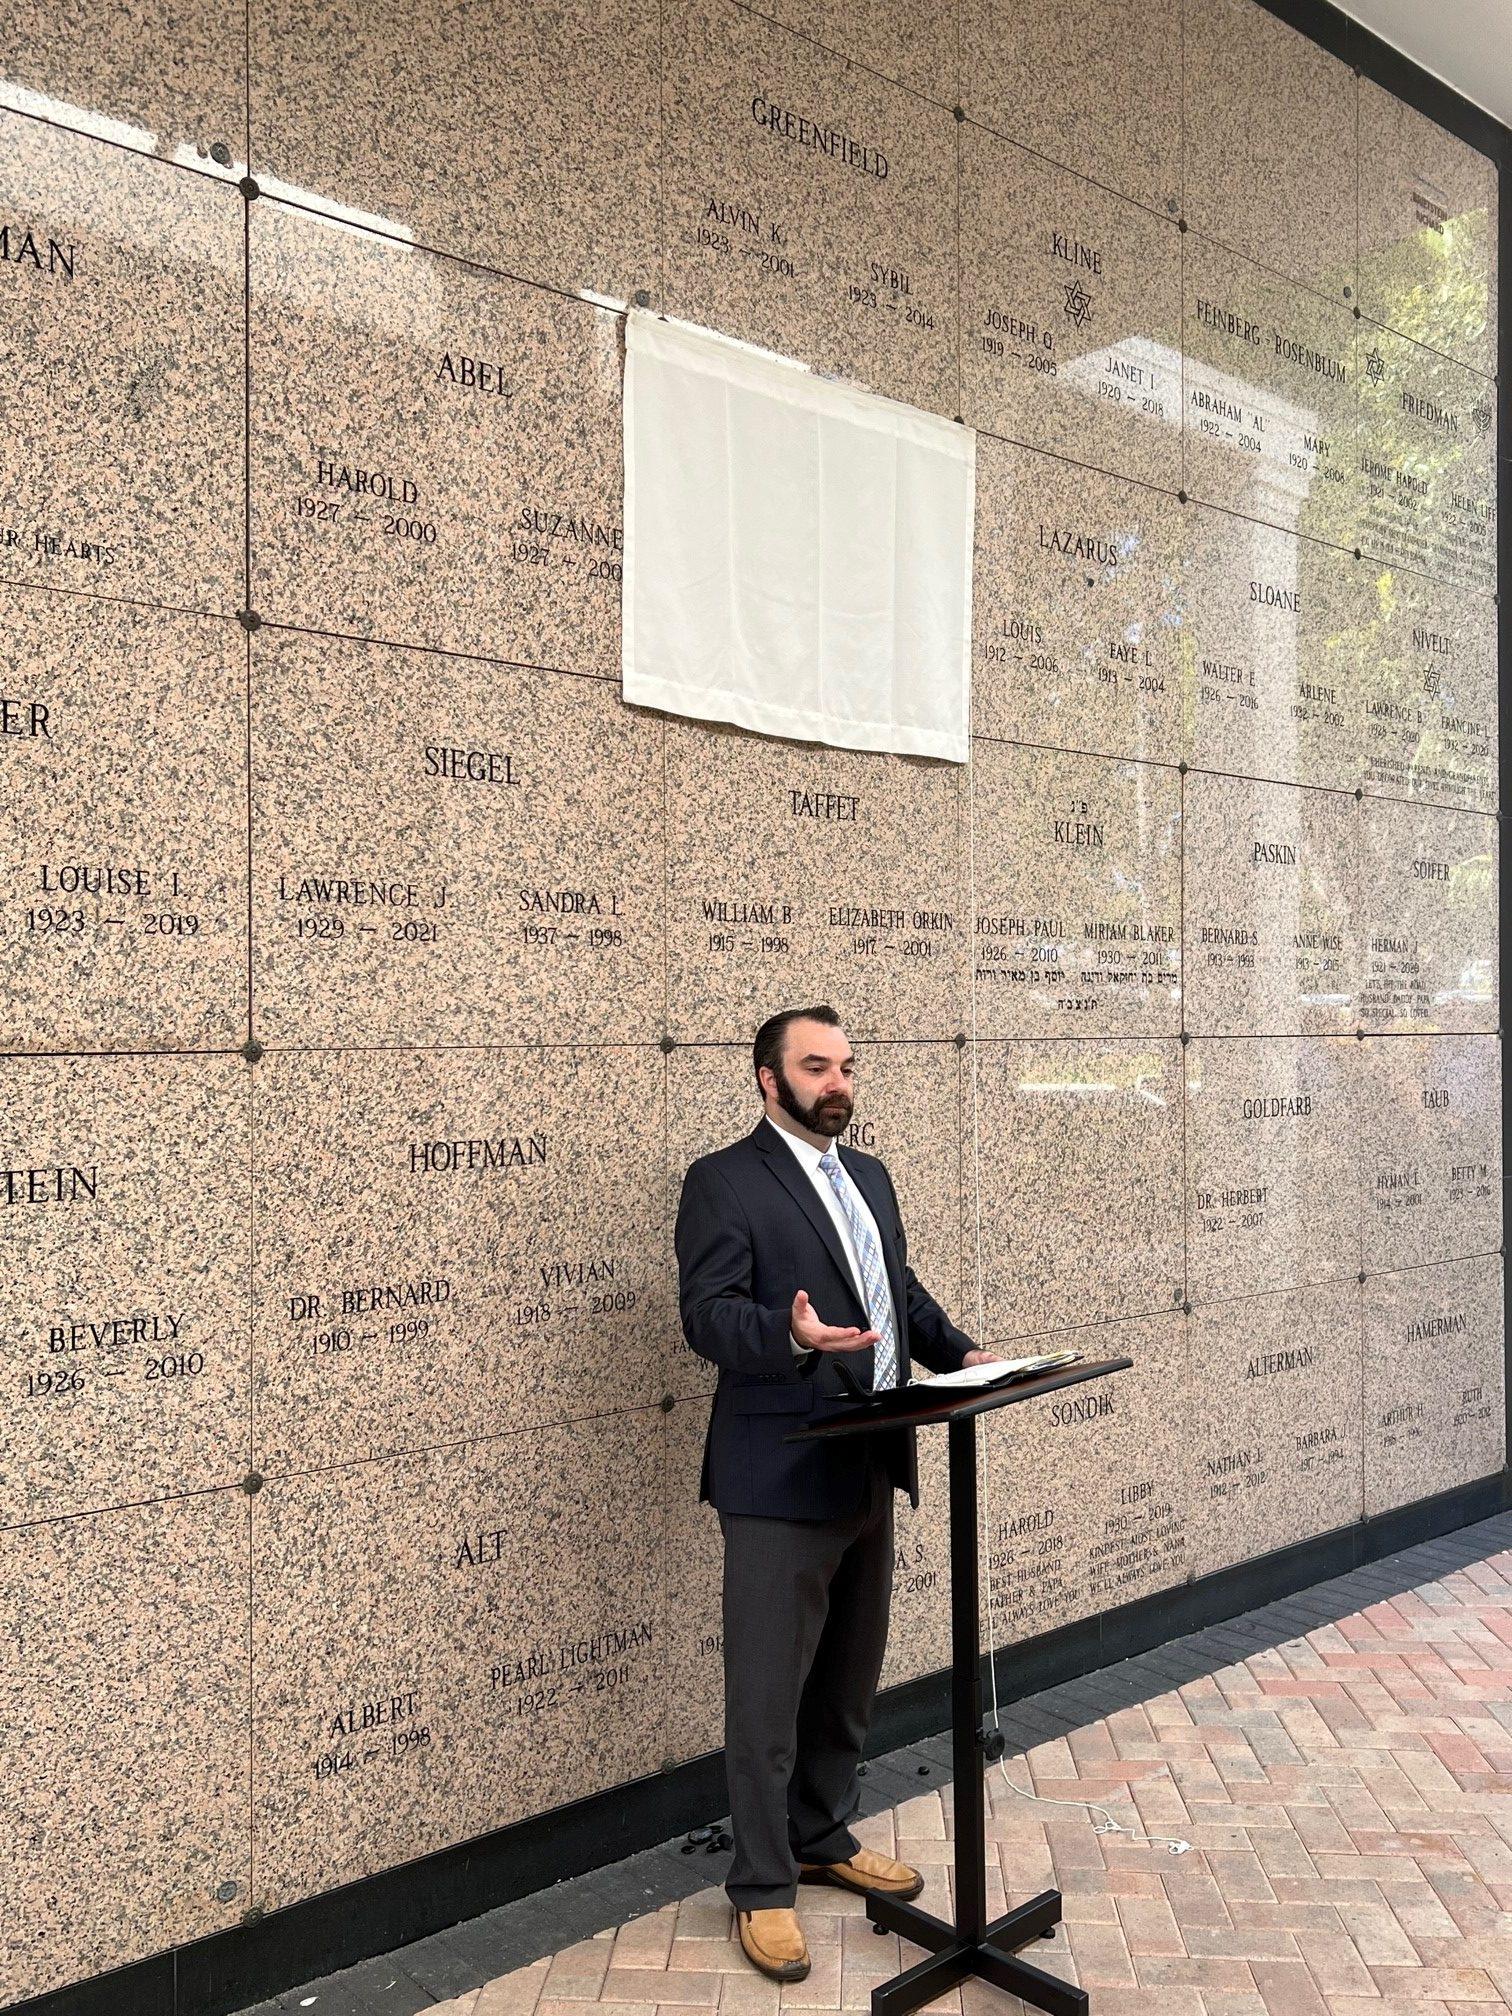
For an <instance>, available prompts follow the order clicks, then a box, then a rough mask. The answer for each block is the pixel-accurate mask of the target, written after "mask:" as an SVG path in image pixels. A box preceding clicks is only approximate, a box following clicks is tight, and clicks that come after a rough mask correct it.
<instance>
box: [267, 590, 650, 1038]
mask: <svg viewBox="0 0 1512 2016" xmlns="http://www.w3.org/2000/svg"><path fill="white" fill-rule="evenodd" d="M252 674H253V706H252V726H253V780H254V782H253V860H254V863H255V867H256V873H255V876H254V888H253V943H254V981H253V984H254V990H255V997H256V1028H257V1035H258V1037H259V1039H260V1040H261V1041H262V1042H264V1043H268V1044H273V1045H280V1044H291V1043H336V1042H340V1043H417V1044H429V1043H467V1042H472V1043H507V1042H522V1041H524V1042H531V1041H534V1042H539V1041H549V1042H572V1041H600V1042H613V1041H627V1040H649V1039H650V1038H651V1037H652V1036H653V1035H655V1034H658V1033H660V1030H661V1027H662V1009H663V973H662V891H663V868H662V835H661V833H660V831H659V830H658V814H659V810H660V803H661V740H662V729H661V724H660V722H659V721H658V720H657V719H656V717H655V716H653V715H651V714H648V713H646V712H644V711H642V710H640V709H636V708H630V707H626V706H625V705H624V704H623V703H622V702H621V700H620V697H619V693H618V690H617V688H616V686H615V685H614V684H613V683H612V682H611V681H608V680H598V679H577V678H571V677H567V676H565V675H563V674H561V673H553V672H525V671H515V670H510V669H507V668H506V667H504V666H500V665H493V664H486V663H484V662H482V661H481V660H478V659H472V658H456V657H450V656H444V655H440V654H437V653H434V652H424V651H419V650H401V649H396V648H393V647H391V646H389V645H383V644H366V643H359V642H349V641H347V640H345V639H340V638H332V637H320V636H307V635H302V634H300V633H298V632H293V631H286V632H278V631H271V630H270V631H262V632H259V633H258V635H257V636H256V637H255V638H254V639H253V643H252Z"/></svg>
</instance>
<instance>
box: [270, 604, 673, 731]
mask: <svg viewBox="0 0 1512 2016" xmlns="http://www.w3.org/2000/svg"><path fill="white" fill-rule="evenodd" d="M258 628H259V629H260V630H283V631H287V632H288V633H289V634H290V635H291V636H295V637H329V638H332V639H333V640H334V641H335V642H337V643H343V644H364V645H367V646H369V647H371V648H372V649H373V650H375V651H418V652H421V653H423V654H424V655H425V656H426V657H429V658H465V659H470V660H471V661H472V662H473V663H475V664H478V665H503V666H506V667H508V669H509V670H510V671H512V672H538V673H540V674H541V675H542V676H543V677H550V678H556V679H590V680H592V681H593V682H594V684H595V685H599V686H615V687H617V686H618V685H619V683H620V674H619V673H618V672H584V671H581V670H579V669H578V668H577V667H575V666H572V665H533V664H531V663H530V661H529V660H528V659H525V658H502V657H500V656H499V654H498V653H497V652H493V651H458V650H456V649H455V648H454V647H453V646H452V645H449V644H427V643H417V642H411V641H410V640H408V639H406V638H403V637H373V636H368V635H366V634H365V633H364V632H362V631H360V630H328V629H326V628H324V626H322V625H321V624H318V623H291V622H289V621H288V620H287V619H286V618H285V617H282V616H260V617H259V619H258ZM635 704H636V703H633V702H627V705H635ZM637 712H639V713H642V714H654V713H658V712H660V710H659V709H657V708H653V707H639V706H637Z"/></svg>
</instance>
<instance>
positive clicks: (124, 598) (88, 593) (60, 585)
mask: <svg viewBox="0 0 1512 2016" xmlns="http://www.w3.org/2000/svg"><path fill="white" fill-rule="evenodd" d="M0 109H3V108H0ZM66 130H69V131H71V130H72V129H71V128H69V129H66ZM0 587H4V588H14V589H16V590H17V591H18V592H20V593H23V594H27V595H60V596H67V597H68V599H69V600H70V601H73V602H104V603H107V604H109V605H110V606H111V607H112V608H116V609H148V610H152V611H154V612H155V613H158V612H160V613H161V614H163V615H165V616H194V617H197V618H198V619H199V620H200V621H201V622H204V623H235V622H236V611H235V610H234V609H204V608H200V607H198V606H195V605H192V604H190V603H188V602H159V601H156V600H154V599H153V597H152V596H150V595H110V594H107V593H106V591H105V590H104V589H99V588H75V587H71V586H69V585H68V584H67V583H65V582H62V581H26V580H23V579H22V578H21V577H20V576H19V575H17V574H8V573H6V572H4V571H3V570H0Z"/></svg>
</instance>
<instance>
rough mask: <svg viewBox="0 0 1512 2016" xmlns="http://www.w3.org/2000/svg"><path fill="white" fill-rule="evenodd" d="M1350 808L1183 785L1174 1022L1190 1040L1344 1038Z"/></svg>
mask: <svg viewBox="0 0 1512 2016" xmlns="http://www.w3.org/2000/svg"><path fill="white" fill-rule="evenodd" d="M1359 809H1360V808H1359V806H1358V804H1357V802H1356V800H1355V799H1354V798H1353V797H1351V796H1349V795H1347V794H1346V793H1343V792H1336V791H1309V790H1302V789H1299V788H1297V787H1295V786H1293V785H1290V784H1264V783H1256V782H1254V781H1252V780H1250V779H1247V778H1239V777H1219V776H1210V775H1206V774H1204V773H1202V772H1194V773H1193V774H1192V775H1190V776H1189V777H1188V778H1187V780H1186V802H1185V821H1186V844H1185V860H1184V875H1185V921H1186V944H1185V947H1184V948H1183V964H1184V967H1185V971H1186V1026H1187V1028H1188V1029H1190V1030H1191V1031H1192V1032H1193V1034H1195V1035H1199V1036H1261V1035H1277V1036H1289V1035H1297V1036H1327V1035H1342V1034H1344V1033H1345V1032H1346V1031H1353V1029H1354V1028H1355V1025H1356V1020H1357V1007H1358V1003H1357V998H1356V997H1357V992H1358V979H1357V974H1358V969H1359V960H1360V953H1359V945H1358V933H1357V926H1358V917H1359V908H1358V904H1359V899H1358V894H1357V860H1356V849H1357V842H1358V830H1357V829H1358V823H1359V816H1358V815H1359Z"/></svg>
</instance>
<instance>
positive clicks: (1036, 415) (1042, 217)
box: [961, 125, 1181, 490]
mask: <svg viewBox="0 0 1512 2016" xmlns="http://www.w3.org/2000/svg"><path fill="white" fill-rule="evenodd" d="M1180 349H1181V240H1180V237H1179V235H1178V233H1177V231H1176V227H1175V225H1174V223H1173V222H1172V221H1171V220H1170V219H1169V218H1166V217H1159V216H1156V215H1154V214H1152V213H1151V212H1150V211H1148V210H1144V209H1141V208H1140V206H1139V205H1138V204H1135V203H1130V202H1129V201H1128V200H1127V199H1126V198H1124V197H1122V196H1114V195H1111V194H1110V193H1109V192H1108V191H1107V190H1106V189H1103V188H1100V187H1099V186H1098V184H1096V183H1095V182H1086V181H1083V180H1082V178H1081V177H1080V176H1078V175H1072V174H1070V173H1069V172H1068V171H1067V170H1065V169H1062V168H1055V167H1052V166H1051V165H1050V163H1049V162H1047V161H1044V160H1042V159H1041V157H1040V156H1039V155H1037V154H1030V153H1028V152H1027V151H1026V150H1025V149H1024V148H1022V147H1015V146H1014V145H1013V144H1012V143H1011V142H1010V141H1007V140H1003V139H1000V138H999V137H998V135H997V134H995V133H988V132H985V131H984V130H983V129H982V128H981V127H979V126H974V125H964V126H962V128H961V402H962V403H961V411H962V413H963V414H964V415H965V417H966V420H967V423H968V424H969V425H971V426H973V427H980V428H984V429H986V430H987V431H989V432H991V433H994V434H1005V435H1008V436H1009V437H1010V438H1011V439H1013V440H1015V441H1019V442H1023V443H1025V444H1026V445H1028V446H1029V447H1032V448H1050V449H1053V450H1054V451H1055V452H1056V453H1057V454H1060V455H1070V456H1073V457H1074V458H1075V459H1076V460H1077V461H1079V462H1086V463H1090V464H1091V466H1092V467H1093V468H1095V469H1105V470H1111V471H1112V472H1114V473H1115V474H1117V475H1119V476H1130V477H1135V478H1137V479H1138V480H1139V481H1141V482H1145V483H1154V484H1158V485H1160V486H1161V487H1163V488H1164V489H1166V490H1175V489H1177V488H1179V487H1180V483H1181V453H1180V439H1179V436H1178V433H1177V424H1178V415H1179V413H1180V408H1181V358H1180Z"/></svg>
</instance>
